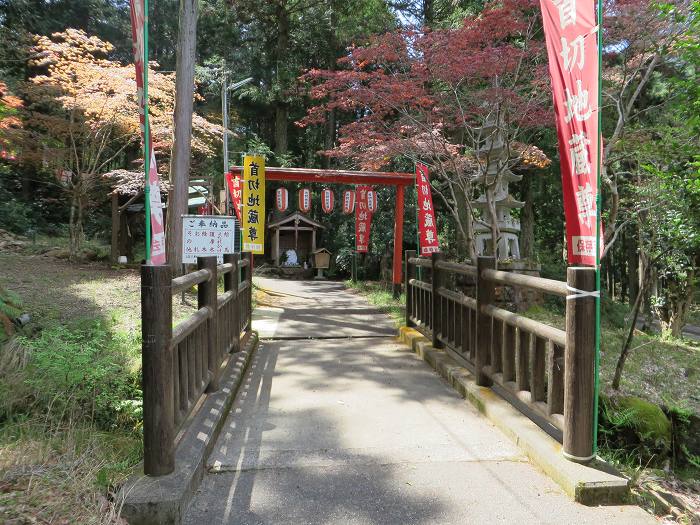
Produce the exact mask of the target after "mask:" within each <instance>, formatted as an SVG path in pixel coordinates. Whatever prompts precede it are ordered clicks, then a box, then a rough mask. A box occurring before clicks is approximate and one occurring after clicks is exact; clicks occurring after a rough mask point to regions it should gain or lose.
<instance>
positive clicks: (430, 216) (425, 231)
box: [416, 164, 440, 255]
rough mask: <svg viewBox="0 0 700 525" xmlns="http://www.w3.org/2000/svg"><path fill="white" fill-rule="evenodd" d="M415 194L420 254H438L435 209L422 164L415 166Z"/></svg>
mask: <svg viewBox="0 0 700 525" xmlns="http://www.w3.org/2000/svg"><path fill="white" fill-rule="evenodd" d="M416 194H417V195H418V201H417V206H418V238H419V240H420V254H421V255H430V254H431V253H438V252H439V251H440V246H439V244H438V237H437V223H436V222H435V208H433V193H432V190H431V188H430V178H429V175H428V167H427V166H425V165H424V164H416Z"/></svg>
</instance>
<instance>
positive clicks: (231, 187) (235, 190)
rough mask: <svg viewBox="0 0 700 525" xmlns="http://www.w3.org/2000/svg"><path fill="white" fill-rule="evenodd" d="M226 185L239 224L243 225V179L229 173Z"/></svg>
mask: <svg viewBox="0 0 700 525" xmlns="http://www.w3.org/2000/svg"><path fill="white" fill-rule="evenodd" d="M226 185H227V186H228V194H229V197H231V205H232V206H233V211H234V212H236V217H238V222H239V223H241V222H242V221H241V191H242V190H241V177H240V176H239V175H234V174H233V173H231V172H230V171H229V172H228V173H227V174H226ZM227 211H228V210H227Z"/></svg>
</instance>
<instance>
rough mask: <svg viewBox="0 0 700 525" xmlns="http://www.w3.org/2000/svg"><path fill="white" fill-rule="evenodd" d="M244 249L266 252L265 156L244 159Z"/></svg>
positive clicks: (250, 156)
mask: <svg viewBox="0 0 700 525" xmlns="http://www.w3.org/2000/svg"><path fill="white" fill-rule="evenodd" d="M242 212H243V221H242V222H243V228H242V229H243V251H246V252H251V253H255V254H261V253H264V252H265V158H264V157H261V156H257V155H246V156H245V158H244V159H243V202H242Z"/></svg>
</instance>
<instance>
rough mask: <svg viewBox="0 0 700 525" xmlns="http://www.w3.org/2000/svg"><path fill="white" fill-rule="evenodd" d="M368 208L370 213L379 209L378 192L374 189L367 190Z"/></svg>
mask: <svg viewBox="0 0 700 525" xmlns="http://www.w3.org/2000/svg"><path fill="white" fill-rule="evenodd" d="M367 209H369V211H370V213H374V212H375V211H377V192H376V191H374V190H368V191H367Z"/></svg>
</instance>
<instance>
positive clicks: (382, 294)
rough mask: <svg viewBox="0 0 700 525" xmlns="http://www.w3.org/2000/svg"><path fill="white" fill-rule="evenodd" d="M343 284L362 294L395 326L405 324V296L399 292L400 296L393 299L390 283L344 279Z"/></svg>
mask: <svg viewBox="0 0 700 525" xmlns="http://www.w3.org/2000/svg"><path fill="white" fill-rule="evenodd" d="M345 286H346V287H347V288H349V289H350V290H354V291H356V292H357V293H359V294H361V295H363V296H364V297H365V298H367V300H368V301H369V302H370V303H371V304H373V305H374V306H376V307H378V308H379V309H380V310H381V311H383V312H384V313H386V314H388V315H389V316H390V317H391V318H392V319H393V320H394V322H395V323H396V326H397V327H399V326H402V325H403V324H405V322H406V296H405V295H404V294H401V297H399V298H398V299H394V295H393V292H392V285H391V284H390V283H384V282H378V281H357V282H352V281H350V280H348V281H345Z"/></svg>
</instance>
